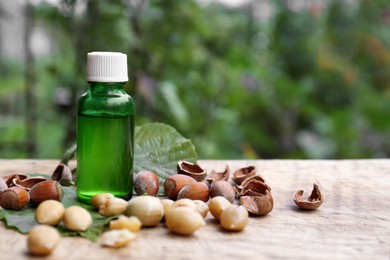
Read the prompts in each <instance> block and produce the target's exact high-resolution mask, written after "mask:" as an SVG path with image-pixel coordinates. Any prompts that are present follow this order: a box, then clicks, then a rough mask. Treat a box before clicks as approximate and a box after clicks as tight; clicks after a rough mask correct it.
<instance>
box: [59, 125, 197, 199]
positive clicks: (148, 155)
mask: <svg viewBox="0 0 390 260" xmlns="http://www.w3.org/2000/svg"><path fill="white" fill-rule="evenodd" d="M134 143H135V147H134V156H135V158H134V173H138V172H139V171H142V170H149V171H153V172H155V173H156V174H157V175H158V177H159V180H160V189H159V192H158V195H160V196H163V195H164V189H163V184H164V181H165V179H166V178H167V177H169V176H170V175H172V174H175V173H176V165H177V162H178V161H190V162H195V161H196V159H197V154H196V151H195V146H194V145H193V144H192V142H191V140H190V139H187V138H184V137H183V136H181V135H180V134H179V132H177V131H176V129H175V128H173V127H171V126H169V125H166V124H163V123H148V124H144V125H142V126H138V127H136V128H135V133H134ZM76 150H77V146H76V145H73V146H72V147H71V148H69V149H68V150H67V151H66V153H65V155H64V158H63V159H62V161H63V162H67V161H69V160H70V159H71V158H72V157H73V156H74V154H75V152H76Z"/></svg>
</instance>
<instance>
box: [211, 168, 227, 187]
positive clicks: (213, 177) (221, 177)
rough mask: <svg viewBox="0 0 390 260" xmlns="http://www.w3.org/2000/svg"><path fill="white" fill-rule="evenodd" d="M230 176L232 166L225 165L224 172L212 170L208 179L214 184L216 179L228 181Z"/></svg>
mask: <svg viewBox="0 0 390 260" xmlns="http://www.w3.org/2000/svg"><path fill="white" fill-rule="evenodd" d="M229 176H230V167H229V165H226V166H225V170H224V171H223V172H217V171H211V172H210V173H209V174H208V176H207V178H206V180H207V182H208V183H210V185H211V184H213V182H216V181H228V180H229Z"/></svg>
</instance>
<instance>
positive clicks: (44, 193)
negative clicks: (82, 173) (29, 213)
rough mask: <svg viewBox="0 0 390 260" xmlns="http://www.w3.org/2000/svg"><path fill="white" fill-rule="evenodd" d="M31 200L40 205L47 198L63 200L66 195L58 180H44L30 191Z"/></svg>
mask: <svg viewBox="0 0 390 260" xmlns="http://www.w3.org/2000/svg"><path fill="white" fill-rule="evenodd" d="M29 194H30V199H31V202H32V203H34V204H35V205H39V204H40V203H41V202H42V201H45V200H57V201H61V200H62V197H63V196H64V192H63V190H62V187H61V184H60V183H59V182H57V181H51V180H49V181H43V182H40V183H38V184H36V185H34V187H32V189H31V190H30V192H29Z"/></svg>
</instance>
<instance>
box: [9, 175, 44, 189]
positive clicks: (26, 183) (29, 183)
mask: <svg viewBox="0 0 390 260" xmlns="http://www.w3.org/2000/svg"><path fill="white" fill-rule="evenodd" d="M42 181H47V179H46V178H45V177H31V178H27V179H24V180H20V179H13V183H14V185H15V186H18V187H20V188H23V189H25V190H27V191H29V190H30V189H31V188H32V187H34V186H35V185H36V184H38V183H40V182H42Z"/></svg>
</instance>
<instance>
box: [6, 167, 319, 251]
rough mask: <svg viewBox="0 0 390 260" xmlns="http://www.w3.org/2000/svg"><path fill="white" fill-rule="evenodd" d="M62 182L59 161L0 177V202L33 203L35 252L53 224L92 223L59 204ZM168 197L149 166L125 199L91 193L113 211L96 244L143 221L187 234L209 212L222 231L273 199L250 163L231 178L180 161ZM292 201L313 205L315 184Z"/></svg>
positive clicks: (120, 239)
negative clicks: (47, 174)
mask: <svg viewBox="0 0 390 260" xmlns="http://www.w3.org/2000/svg"><path fill="white" fill-rule="evenodd" d="M61 184H62V185H69V184H72V175H71V171H70V169H69V168H68V167H67V166H66V165H63V164H60V165H59V166H58V167H57V168H56V170H55V171H54V173H53V175H52V178H51V180H48V179H46V178H44V177H28V176H26V175H21V174H15V175H11V176H6V177H3V178H2V179H1V178H0V191H1V193H0V206H1V207H3V208H5V209H10V210H21V209H23V208H24V207H25V206H26V205H27V203H29V202H30V201H31V203H32V204H33V205H35V206H37V209H36V211H35V220H36V221H37V223H39V225H37V226H35V227H34V228H32V229H31V230H30V232H29V234H28V237H27V244H28V249H29V252H30V253H31V254H34V255H47V254H50V253H51V252H52V251H53V250H54V249H55V248H56V246H57V245H58V244H59V241H60V234H59V233H58V231H57V229H56V228H55V227H54V226H56V225H58V224H59V223H61V222H63V224H64V227H65V228H66V229H67V230H70V231H86V230H88V228H89V227H90V226H91V225H92V217H91V215H90V213H89V212H88V211H87V210H85V209H84V208H82V207H79V206H71V207H69V208H66V209H65V208H64V206H63V205H62V203H61V200H62V197H63V191H62V186H61ZM162 184H163V189H164V192H165V195H166V196H167V197H168V198H157V197H156V196H157V194H158V191H159V188H160V182H159V178H158V177H157V175H156V174H155V173H153V172H151V171H146V170H145V171H141V172H139V173H138V174H137V175H136V176H135V179H134V190H135V191H136V193H137V195H139V196H136V197H134V198H132V199H131V200H129V201H126V200H124V199H122V198H117V197H115V196H114V195H112V194H110V193H102V194H96V195H95V196H93V197H92V199H91V204H92V206H93V207H94V208H95V209H96V210H97V211H98V212H99V214H100V215H102V216H104V217H116V218H115V219H113V220H111V221H110V222H109V227H108V229H109V231H106V232H104V233H103V234H102V235H101V237H100V244H101V245H102V246H107V247H123V246H125V245H127V244H128V243H129V242H131V241H132V240H134V239H135V238H136V233H137V232H138V231H139V230H140V229H141V227H142V226H146V227H153V226H157V225H158V224H159V223H161V221H164V222H165V226H166V227H167V228H168V229H169V230H170V231H171V232H172V233H174V234H178V235H183V236H188V235H191V234H193V233H194V232H196V231H197V230H198V229H199V228H201V227H203V226H205V225H206V223H205V221H204V218H205V217H206V216H207V215H208V212H210V213H211V215H212V216H213V217H214V218H215V219H216V220H217V221H219V223H220V225H221V228H222V229H224V230H227V231H241V230H243V229H244V228H245V226H246V225H247V224H248V221H249V213H250V214H253V215H260V216H263V215H266V214H268V213H269V212H271V211H272V209H273V206H274V203H273V198H272V194H271V188H270V187H269V186H268V185H267V184H266V183H265V181H264V179H263V178H262V177H261V176H260V175H258V174H257V173H256V169H255V167H254V166H248V167H244V168H240V169H238V170H236V171H235V172H234V173H233V174H232V176H231V178H230V168H229V166H228V165H227V166H226V167H225V170H224V171H222V172H217V171H211V172H210V173H209V174H207V173H206V171H205V170H204V169H202V168H201V167H200V166H199V165H198V164H193V163H190V162H186V161H180V162H179V163H178V164H177V174H174V175H171V176H169V177H168V178H166V179H165V180H164V182H163V183H162ZM294 201H295V203H296V204H297V205H298V206H299V207H301V208H303V209H315V208H318V207H319V206H320V205H321V203H322V201H323V198H322V195H321V192H320V190H319V188H318V186H317V185H316V184H314V189H313V191H312V193H311V195H310V196H309V197H308V198H303V191H302V190H300V191H298V192H296V193H295V195H294Z"/></svg>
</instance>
